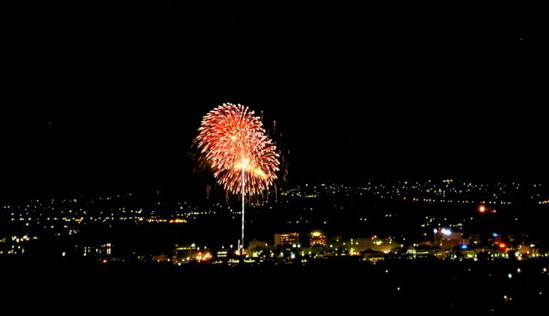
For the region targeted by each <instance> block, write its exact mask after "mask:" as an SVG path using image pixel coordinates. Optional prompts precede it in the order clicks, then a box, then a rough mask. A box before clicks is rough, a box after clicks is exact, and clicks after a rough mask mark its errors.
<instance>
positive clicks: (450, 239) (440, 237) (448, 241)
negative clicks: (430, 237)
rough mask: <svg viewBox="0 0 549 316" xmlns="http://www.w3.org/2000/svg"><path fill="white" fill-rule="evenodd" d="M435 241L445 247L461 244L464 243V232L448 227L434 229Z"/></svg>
mask: <svg viewBox="0 0 549 316" xmlns="http://www.w3.org/2000/svg"><path fill="white" fill-rule="evenodd" d="M434 242H435V244H437V245H438V246H440V247H441V248H443V249H448V248H452V247H455V246H459V245H462V244H463V233H461V232H453V231H451V230H450V229H448V228H440V229H434Z"/></svg>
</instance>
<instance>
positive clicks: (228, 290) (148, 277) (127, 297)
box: [0, 259, 549, 315]
mask: <svg viewBox="0 0 549 316" xmlns="http://www.w3.org/2000/svg"><path fill="white" fill-rule="evenodd" d="M548 271H549V260H546V259H536V260H533V259H530V260H527V261H522V262H517V261H512V260H502V261H487V262H480V261H479V262H472V261H471V262H467V261H461V262H460V261H385V262H378V263H376V264H372V263H367V262H341V261H338V262H331V261H330V262H328V261H322V262H313V263H309V264H307V265H295V264H292V265H288V264H279V265H274V264H273V265H259V266H252V265H248V264H242V265H236V266H226V265H218V264H188V265H183V266H174V265H170V264H161V263H148V264H135V263H134V264H126V263H108V264H99V263H59V264H51V263H50V264H44V263H36V262H34V263H33V262H17V261H9V262H6V261H3V262H0V278H1V279H0V281H1V282H0V284H1V285H0V288H1V291H2V293H1V294H2V295H1V296H0V297H1V302H2V306H3V308H4V309H6V308H14V309H15V311H17V312H18V313H27V312H40V313H46V312H47V313H49V312H55V313H56V314H67V315H68V314H71V315H75V314H76V315H78V314H84V313H85V314H88V313H102V314H103V313H107V314H113V315H114V314H124V315H131V314H139V315H141V314H149V313H155V314H173V313H181V314H188V313H197V312H198V313H207V314H211V313H231V314H234V313H235V312H237V313H245V314H263V313H268V314H311V313H322V314H326V313H328V314H329V313H337V314H341V315H343V314H347V313H355V314H363V315H366V314H371V313H378V312H382V313H383V314H385V315H393V314H396V313H414V314H419V315H517V314H522V313H525V312H527V313H537V314H539V313H540V312H542V314H543V311H544V310H545V304H544V303H545V302H547V301H548V299H549V273H548Z"/></svg>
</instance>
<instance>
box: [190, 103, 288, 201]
mask: <svg viewBox="0 0 549 316" xmlns="http://www.w3.org/2000/svg"><path fill="white" fill-rule="evenodd" d="M198 131H199V135H198V137H197V140H198V148H199V149H200V151H201V152H202V154H204V155H205V157H206V159H207V160H208V161H209V162H210V167H211V169H212V171H213V175H214V177H215V178H216V179H217V181H218V182H219V183H220V184H222V185H223V187H224V188H225V190H227V191H229V192H231V193H234V194H239V193H241V192H244V193H245V194H247V195H249V196H251V195H258V194H261V193H262V192H263V191H264V190H265V189H266V188H267V187H269V186H270V185H271V184H272V183H273V182H274V180H275V179H276V178H277V176H276V172H277V171H278V170H279V164H280V162H279V154H278V153H277V151H276V146H275V145H274V144H273V142H272V140H271V139H270V138H269V137H268V136H267V135H266V132H265V129H264V128H263V124H262V123H261V120H260V118H259V117H258V116H255V115H254V112H253V111H251V110H250V109H249V108H248V107H246V106H243V105H240V104H232V103H224V104H223V105H220V106H218V107H216V108H215V109H213V110H211V111H210V112H208V113H207V114H206V115H205V116H204V117H203V118H202V122H201V126H200V128H199V129H198ZM242 174H244V178H243V177H242ZM242 186H244V187H243V188H242ZM242 189H243V190H242Z"/></svg>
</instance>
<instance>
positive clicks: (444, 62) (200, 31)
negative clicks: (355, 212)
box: [0, 0, 549, 200]
mask: <svg viewBox="0 0 549 316" xmlns="http://www.w3.org/2000/svg"><path fill="white" fill-rule="evenodd" d="M2 7H3V8H2V10H1V12H2V14H1V15H2V19H1V21H2V22H1V23H2V31H1V36H2V43H3V45H2V46H3V48H2V51H3V55H4V57H3V58H2V77H3V79H4V80H3V84H2V107H1V108H2V109H1V112H0V123H1V124H0V141H1V151H0V166H1V168H0V181H1V185H0V188H1V189H2V191H1V192H3V194H2V195H3V196H4V199H8V200H9V199H10V198H11V197H13V196H36V195H48V194H54V193H55V194H57V193H59V192H61V193H63V192H94V191H103V190H106V191H108V190H125V189H133V188H136V187H155V186H161V187H162V186H170V185H176V186H178V187H184V186H185V185H187V184H193V183H194V181H195V180H196V178H195V177H194V176H193V163H192V161H190V159H189V157H188V155H187V154H188V152H189V151H190V150H191V149H190V148H191V141H192V138H193V137H195V136H196V134H197V131H196V129H197V128H198V126H199V124H200V120H201V118H202V116H203V115H204V114H206V112H207V111H209V110H211V109H212V108H214V107H215V106H217V105H220V104H221V103H223V102H233V103H241V104H244V105H247V106H249V107H250V108H252V109H253V110H255V111H256V112H257V113H260V112H263V115H264V123H265V125H266V126H267V127H268V128H269V131H273V135H272V137H273V138H274V139H275V140H276V141H277V144H278V145H279V147H280V148H281V150H282V152H283V154H284V157H285V160H286V161H287V164H286V167H287V168H286V169H287V171H288V180H289V181H302V180H307V179H328V180H329V179H335V180H345V181H355V180H361V179H364V178H372V177H376V178H380V177H381V178H383V177H390V178H395V177H397V178H398V177H420V178H429V177H454V178H455V177H468V178H471V177H473V178H526V179H547V178H549V172H548V170H547V167H546V165H547V161H548V154H547V151H546V147H547V134H548V133H547V127H546V123H545V122H546V117H547V115H546V114H545V107H546V105H547V96H546V95H547V68H548V67H547V56H548V55H547V51H546V49H544V48H543V47H544V44H546V42H547V33H546V31H544V30H545V29H548V28H547V25H545V24H546V22H545V21H544V20H545V17H544V16H543V15H542V12H543V10H540V9H539V8H536V7H531V6H530V7H527V6H526V5H523V4H520V5H519V4H499V3H498V4H493V5H486V6H463V7H460V6H459V5H457V4H455V5H449V4H448V5H440V4H437V5H436V6H432V5H426V4H425V5H422V6H417V5H411V4H406V5H397V4H391V5H389V4H361V5H360V6H359V5H356V6H346V5H342V4H341V5H340V4H338V5H334V4H329V3H328V4H322V2H317V3H315V4H314V5H308V6H306V5H301V6H295V5H291V6H290V5H284V4H277V3H271V4H270V5H265V4H263V5H261V6H260V5H249V4H247V5H243V4H239V3H236V2H231V1H228V2H225V4H223V5H221V6H220V5H214V4H212V3H211V4H209V5H199V4H188V3H186V1H175V0H174V1H66V2H63V1H62V2H56V3H55V4H51V3H50V4H47V3H44V2H38V1H37V2H36V3H34V2H33V1H30V2H25V3H12V4H2ZM274 121H276V131H274V129H273V128H272V127H273V122H274ZM0 200H1V198H0Z"/></svg>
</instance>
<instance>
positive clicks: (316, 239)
mask: <svg viewBox="0 0 549 316" xmlns="http://www.w3.org/2000/svg"><path fill="white" fill-rule="evenodd" d="M310 244H311V247H313V246H326V244H327V241H326V235H324V234H323V233H322V232H321V231H318V230H315V231H313V232H311V241H310Z"/></svg>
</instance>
